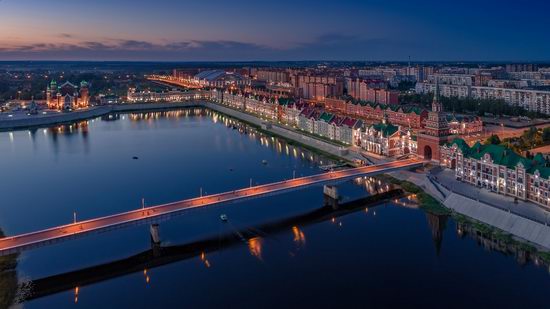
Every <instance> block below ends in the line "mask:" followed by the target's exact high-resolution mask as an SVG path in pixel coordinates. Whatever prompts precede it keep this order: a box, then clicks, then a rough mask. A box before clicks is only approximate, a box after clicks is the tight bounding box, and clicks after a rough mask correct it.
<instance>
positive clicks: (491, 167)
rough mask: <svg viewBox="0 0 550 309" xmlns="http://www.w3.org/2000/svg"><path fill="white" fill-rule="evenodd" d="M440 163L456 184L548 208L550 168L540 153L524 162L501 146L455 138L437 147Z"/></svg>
mask: <svg viewBox="0 0 550 309" xmlns="http://www.w3.org/2000/svg"><path fill="white" fill-rule="evenodd" d="M441 164H442V165H444V166H445V167H447V168H451V169H454V170H455V176H456V178H457V179H458V180H460V181H463V182H466V183H469V184H471V185H473V186H476V187H480V188H485V189H487V190H490V191H492V192H496V193H499V194H504V195H508V196H513V197H515V198H518V199H521V200H525V201H531V202H533V203H536V204H538V205H542V206H544V207H550V195H549V194H550V193H549V191H550V167H548V166H547V162H546V161H545V159H544V157H543V156H542V155H541V154H537V155H536V156H535V157H534V158H533V159H527V158H525V157H522V156H520V155H519V154H517V153H515V152H514V151H513V150H511V149H509V148H507V147H504V146H502V145H492V144H490V145H482V144H480V143H479V142H478V143H476V144H475V145H473V146H472V147H469V146H468V144H466V142H465V141H464V140H462V139H455V140H453V141H452V142H451V143H449V144H446V145H443V146H442V147H441Z"/></svg>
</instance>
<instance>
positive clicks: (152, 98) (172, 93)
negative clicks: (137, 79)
mask: <svg viewBox="0 0 550 309" xmlns="http://www.w3.org/2000/svg"><path fill="white" fill-rule="evenodd" d="M205 98H210V92H207V91H179V90H169V91H161V92H156V91H150V90H143V91H138V90H136V88H133V87H130V88H128V94H127V101H128V102H129V103H140V102H182V101H188V100H192V99H205Z"/></svg>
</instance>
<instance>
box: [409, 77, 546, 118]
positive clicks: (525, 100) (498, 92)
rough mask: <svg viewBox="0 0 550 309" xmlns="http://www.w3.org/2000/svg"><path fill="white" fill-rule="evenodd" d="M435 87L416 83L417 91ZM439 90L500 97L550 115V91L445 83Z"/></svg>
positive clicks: (448, 93) (444, 93)
mask: <svg viewBox="0 0 550 309" xmlns="http://www.w3.org/2000/svg"><path fill="white" fill-rule="evenodd" d="M435 88H436V85H435V84H433V83H417V84H416V92H417V93H433V92H434V91H435ZM439 91H440V95H441V96H444V97H458V98H468V97H471V98H474V99H500V100H503V101H504V102H506V103H507V104H509V105H512V106H519V107H522V108H523V109H525V110H528V111H532V112H539V113H541V114H546V115H550V91H543V90H530V89H515V88H498V87H488V86H470V85H445V84H443V85H440V86H439Z"/></svg>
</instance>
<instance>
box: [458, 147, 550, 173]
mask: <svg viewBox="0 0 550 309" xmlns="http://www.w3.org/2000/svg"><path fill="white" fill-rule="evenodd" d="M453 145H456V146H457V147H458V148H459V149H460V150H461V152H462V154H463V155H464V156H465V157H469V158H473V159H476V160H480V159H482V158H483V157H485V155H487V154H488V155H489V156H490V158H491V160H492V161H493V163H495V164H498V165H503V166H506V167H507V168H509V169H514V168H515V167H516V166H517V165H518V164H519V163H521V165H523V167H524V168H525V169H526V170H527V173H529V174H534V173H535V171H539V173H540V174H541V176H542V177H544V178H548V177H550V167H547V166H546V160H545V159H544V157H543V156H542V155H541V154H537V155H536V156H535V157H534V158H533V159H532V160H530V159H527V158H525V157H523V156H521V155H519V154H517V153H516V152H514V151H513V150H512V149H510V148H508V147H506V146H503V145H493V144H489V145H482V144H481V143H479V142H476V143H475V144H474V145H473V146H472V147H468V144H466V142H465V141H464V140H463V139H460V138H457V139H454V140H453V141H452V142H451V143H450V144H448V146H453Z"/></svg>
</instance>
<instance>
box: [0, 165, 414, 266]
mask: <svg viewBox="0 0 550 309" xmlns="http://www.w3.org/2000/svg"><path fill="white" fill-rule="evenodd" d="M423 164H424V162H423V161H421V160H418V159H408V160H402V161H393V162H388V163H382V164H377V165H370V166H363V167H357V168H351V169H346V170H339V171H330V172H326V173H322V174H317V175H312V176H306V177H300V178H294V179H289V180H284V181H279V182H274V183H270V184H265V185H258V186H251V187H249V188H243V189H239V190H233V191H228V192H224V193H218V194H212V195H206V196H201V197H197V198H192V199H187V200H183V201H179V202H173V203H169V204H163V205H158V206H151V207H147V208H142V209H136V210H132V211H127V212H123V213H119V214H114V215H109V216H105V217H101V218H95V219H89V220H85V221H79V222H74V223H71V224H67V225H62V226H56V227H52V228H48V229H45V230H41V231H36V232H31V233H26V234H21V235H15V236H8V237H4V238H2V239H0V256H2V255H7V254H12V253H17V252H20V251H23V250H27V249H31V248H35V247H39V246H44V245H48V244H53V243H56V242H59V241H63V240H68V239H74V238H78V237H82V236H85V235H88V234H92V233H99V232H105V231H109V230H113V229H118V228H123V227H127V226H133V225H138V224H153V223H158V222H160V221H164V220H167V219H170V218H172V217H173V216H176V215H181V214H183V213H185V212H187V211H190V210H193V209H199V208H202V207H208V206H215V205H221V204H227V203H234V202H240V201H244V200H249V199H254V198H259V197H263V196H269V195H275V194H280V193H284V192H288V191H293V190H299V189H302V188H306V187H310V186H316V185H327V184H336V183H339V182H344V181H347V180H350V179H354V178H357V177H363V176H374V175H378V174H383V173H388V172H392V171H396V170H401V169H410V168H416V167H420V166H422V165H423Z"/></svg>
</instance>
